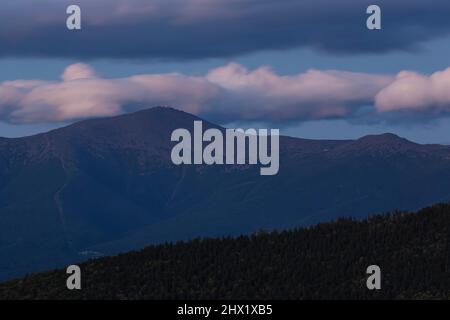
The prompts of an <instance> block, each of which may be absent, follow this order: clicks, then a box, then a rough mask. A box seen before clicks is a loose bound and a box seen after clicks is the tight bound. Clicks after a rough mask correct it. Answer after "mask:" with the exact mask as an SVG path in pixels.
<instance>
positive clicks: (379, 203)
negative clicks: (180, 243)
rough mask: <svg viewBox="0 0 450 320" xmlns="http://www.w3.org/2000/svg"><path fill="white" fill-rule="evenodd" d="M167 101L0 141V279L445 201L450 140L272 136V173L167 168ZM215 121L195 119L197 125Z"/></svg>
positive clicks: (178, 123)
mask: <svg viewBox="0 0 450 320" xmlns="http://www.w3.org/2000/svg"><path fill="white" fill-rule="evenodd" d="M194 120H199V118H197V117H195V116H193V115H190V114H188V113H185V112H181V111H177V110H175V109H171V108H153V109H148V110H143V111H140V112H137V113H132V114H126V115H123V116H118V117H112V118H105V119H94V120H88V121H82V122H79V123H76V124H74V125H71V126H68V127H65V128H61V129H58V130H54V131H51V132H48V133H44V134H39V135H36V136H32V137H25V138H19V139H0V280H2V279H3V280H5V279H11V278H13V277H18V276H22V275H24V274H25V273H27V272H35V271H44V270H48V269H50V268H54V267H57V266H63V265H66V264H68V263H73V262H79V261H83V260H86V259H87V258H89V257H92V256H93V255H94V256H97V255H110V254H117V253H119V252H126V251H130V250H134V249H139V248H142V247H144V246H146V245H150V244H157V243H162V242H165V241H177V240H187V239H192V238H195V237H220V236H227V235H240V234H249V233H251V232H254V231H256V230H258V229H261V228H263V229H270V230H274V229H288V228H293V227H297V226H309V225H313V224H316V223H318V222H324V221H330V220H333V219H336V218H338V217H341V216H350V215H351V216H354V217H357V218H364V217H366V216H367V215H368V214H372V213H377V212H385V211H391V210H395V209H402V210H415V209H419V208H422V207H424V206H427V205H431V204H434V203H438V202H446V201H449V200H450V147H448V146H439V145H419V144H416V143H413V142H410V141H408V140H405V139H402V138H400V137H398V136H395V135H392V134H384V135H377V136H367V137H363V138H361V139H358V140H347V141H334V140H306V139H297V138H289V137H281V138H280V171H279V173H278V175H276V176H260V175H259V169H258V168H255V167H254V166H245V165H243V166H234V167H231V168H230V167H229V166H206V165H205V166H175V165H173V164H172V162H171V160H170V151H171V148H172V146H173V144H174V143H172V142H171V141H170V135H171V133H172V131H173V130H174V129H177V128H186V129H190V130H192V127H193V123H194ZM208 126H214V125H213V124H209V123H206V122H205V123H204V127H205V128H206V127H208Z"/></svg>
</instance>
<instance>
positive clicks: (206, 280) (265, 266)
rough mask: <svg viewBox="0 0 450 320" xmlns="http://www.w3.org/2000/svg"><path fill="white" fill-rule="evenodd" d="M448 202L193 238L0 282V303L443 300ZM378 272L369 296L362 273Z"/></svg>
mask: <svg viewBox="0 0 450 320" xmlns="http://www.w3.org/2000/svg"><path fill="white" fill-rule="evenodd" d="M449 227H450V205H449V204H441V205H435V206H432V207H429V208H426V209H423V210H421V211H419V212H417V213H405V212H396V213H392V214H385V215H378V216H373V217H371V218H369V219H367V220H364V221H355V220H352V219H340V220H338V221H336V222H332V223H326V224H320V225H317V226H315V227H312V228H308V229H298V230H292V231H283V232H270V233H268V232H258V233H256V234H254V235H251V236H241V237H237V238H222V239H197V240H193V241H189V242H179V243H176V244H164V245H158V246H150V247H147V248H145V249H143V250H141V251H138V252H130V253H127V254H122V255H119V256H115V257H105V258H100V259H97V260H91V261H88V262H86V263H83V264H81V265H80V266H81V269H82V290H79V291H69V290H68V289H67V288H66V279H67V275H66V273H65V270H55V271H51V272H47V273H42V274H36V275H32V276H28V277H25V278H23V279H20V280H14V281H10V282H7V283H3V284H0V299H283V300H285V299H448V298H450V259H449V258H450V252H449V239H450V235H449V230H450V228H449ZM374 264H375V265H378V266H380V268H381V286H382V288H381V290H372V291H371V290H368V289H367V287H366V280H367V277H368V275H367V274H366V268H367V267H368V266H369V265H374Z"/></svg>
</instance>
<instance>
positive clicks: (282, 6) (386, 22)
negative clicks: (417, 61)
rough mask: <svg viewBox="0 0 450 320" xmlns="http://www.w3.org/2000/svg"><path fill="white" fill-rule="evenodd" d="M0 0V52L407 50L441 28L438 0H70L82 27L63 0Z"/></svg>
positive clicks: (109, 54) (447, 11) (448, 25)
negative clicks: (375, 9)
mask: <svg viewBox="0 0 450 320" xmlns="http://www.w3.org/2000/svg"><path fill="white" fill-rule="evenodd" d="M38 2H39V3H37V2H36V1H34V0H15V1H8V2H5V3H2V10H1V11H0V43H1V44H2V45H1V47H0V56H14V57H18V56H21V57H73V58H82V59H90V58H156V59H175V60H185V59H201V58H211V57H235V56H237V55H241V54H245V53H251V52H257V51H261V50H271V49H275V50H284V49H290V48H298V47H311V48H316V49H320V50H324V51H327V52H332V53H345V54H349V53H350V54H355V53H373V52H386V51H392V50H415V49H416V48H417V46H418V45H420V44H421V43H423V42H425V41H429V40H432V39H435V38H437V37H442V36H446V35H448V34H450V19H448V17H449V16H450V2H449V1H448V0H433V1H432V2H430V1H423V0H379V1H377V4H378V5H380V7H381V8H382V19H383V20H382V23H383V24H382V26H383V29H382V30H381V31H375V32H374V31H368V30H367V28H366V26H365V20H366V18H367V15H366V13H365V12H366V8H367V7H368V5H371V4H373V1H372V0H358V1H355V0H340V1H329V0H302V1H298V0H278V1H273V0H214V1H211V0H96V1H92V0H78V1H76V3H77V4H79V5H80V6H81V8H82V28H83V29H82V30H81V31H77V32H70V31H68V30H67V29H66V27H65V19H66V17H67V16H66V14H65V9H66V7H67V6H68V5H70V4H73V1H69V0H60V1H55V0H39V1H38Z"/></svg>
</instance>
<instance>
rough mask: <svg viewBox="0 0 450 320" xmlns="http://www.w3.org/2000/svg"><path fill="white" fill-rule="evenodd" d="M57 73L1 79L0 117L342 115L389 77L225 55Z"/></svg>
mask: <svg viewBox="0 0 450 320" xmlns="http://www.w3.org/2000/svg"><path fill="white" fill-rule="evenodd" d="M61 78H62V80H61V81H53V82H51V81H40V80H15V81H6V82H3V83H0V117H1V119H2V120H3V121H7V122H12V123H42V122H58V121H73V120H77V119H83V118H89V117H99V116H110V115H117V114H121V113H125V112H129V111H134V110H137V109H140V108H145V107H150V106H157V105H170V106H175V107H178V108H180V109H183V110H185V111H187V112H190V113H194V114H197V115H200V116H205V117H208V118H209V119H214V120H217V121H218V122H221V123H224V122H226V121H234V120H252V121H266V122H292V121H305V120H310V119H325V118H346V117H351V116H353V115H355V114H356V113H357V112H358V110H359V109H360V108H362V107H363V106H366V105H368V104H372V103H373V100H374V97H375V96H376V94H377V93H378V92H379V91H380V90H382V89H383V88H385V87H386V86H388V85H389V84H390V83H391V82H392V80H393V79H392V77H390V76H386V75H371V74H363V73H352V72H345V71H335V70H329V71H319V70H309V71H307V72H305V73H300V74H297V75H290V76H280V75H278V74H276V73H274V72H273V71H272V70H271V69H270V68H268V67H260V68H258V69H255V70H248V69H246V68H245V67H243V66H242V65H239V64H235V63H231V64H228V65H225V66H223V67H219V68H215V69H212V70H210V71H209V72H208V73H207V74H206V75H204V76H187V75H183V74H179V73H170V74H144V75H135V76H130V77H126V78H115V79H105V78H101V77H99V76H97V75H96V73H95V71H94V70H93V69H92V68H91V67H90V66H89V65H86V64H81V63H78V64H74V65H70V66H68V67H67V68H66V70H65V71H64V72H63V74H62V77H61Z"/></svg>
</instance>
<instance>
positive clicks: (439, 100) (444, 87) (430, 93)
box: [375, 68, 450, 115]
mask: <svg viewBox="0 0 450 320" xmlns="http://www.w3.org/2000/svg"><path fill="white" fill-rule="evenodd" d="M375 102H376V108H377V110H378V111H380V112H393V111H399V112H402V113H410V114H411V113H427V114H432V115H433V114H434V115H439V114H443V113H447V114H448V113H450V68H448V69H446V70H444V71H439V72H435V73H433V74H432V75H430V76H427V75H423V74H419V73H416V72H412V71H402V72H400V73H399V74H398V75H397V77H396V78H395V80H394V81H393V82H392V83H391V84H390V85H388V86H387V87H386V88H384V89H383V90H381V91H380V92H379V93H378V94H377V96H376V99H375Z"/></svg>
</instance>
